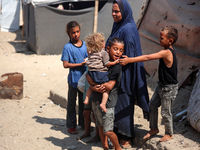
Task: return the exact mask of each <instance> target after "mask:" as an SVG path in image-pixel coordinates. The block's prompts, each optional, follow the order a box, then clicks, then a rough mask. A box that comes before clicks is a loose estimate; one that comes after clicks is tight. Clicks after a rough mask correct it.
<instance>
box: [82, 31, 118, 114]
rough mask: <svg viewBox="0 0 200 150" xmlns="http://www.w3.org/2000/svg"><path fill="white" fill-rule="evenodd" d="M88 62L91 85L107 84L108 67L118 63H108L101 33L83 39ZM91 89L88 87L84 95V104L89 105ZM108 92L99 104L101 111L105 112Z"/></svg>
mask: <svg viewBox="0 0 200 150" xmlns="http://www.w3.org/2000/svg"><path fill="white" fill-rule="evenodd" d="M85 41H86V45H87V51H88V54H89V56H88V60H87V61H86V65H87V66H88V74H89V76H90V77H91V79H92V80H93V83H90V84H92V85H96V84H103V83H105V82H108V81H109V79H108V77H107V75H108V72H107V71H108V67H109V66H113V65H115V64H117V63H118V60H116V61H113V62H110V61H109V55H108V52H106V51H105V37H104V36H103V34H102V33H94V34H90V35H89V36H87V37H86V38H85ZM91 94H92V89H91V88H90V87H89V88H88V90H87V93H86V97H85V101H84V104H88V103H89V99H90V96H91ZM108 94H109V92H108V91H105V92H104V93H103V97H102V102H101V104H100V107H101V109H102V110H103V111H104V112H106V102H107V99H108Z"/></svg>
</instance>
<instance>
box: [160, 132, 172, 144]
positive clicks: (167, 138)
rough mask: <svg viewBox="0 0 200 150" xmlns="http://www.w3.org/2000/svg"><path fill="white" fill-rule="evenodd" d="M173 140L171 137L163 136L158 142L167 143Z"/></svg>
mask: <svg viewBox="0 0 200 150" xmlns="http://www.w3.org/2000/svg"><path fill="white" fill-rule="evenodd" d="M171 139H173V135H167V134H165V135H164V136H163V137H162V138H161V139H160V140H159V141H160V142H167V141H169V140H171Z"/></svg>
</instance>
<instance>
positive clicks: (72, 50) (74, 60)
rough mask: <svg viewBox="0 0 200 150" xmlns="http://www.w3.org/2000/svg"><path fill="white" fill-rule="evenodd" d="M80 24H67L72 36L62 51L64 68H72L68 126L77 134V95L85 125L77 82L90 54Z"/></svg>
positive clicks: (81, 119)
mask: <svg viewBox="0 0 200 150" xmlns="http://www.w3.org/2000/svg"><path fill="white" fill-rule="evenodd" d="M80 30H81V29H80V25H79V24H78V22H76V21H71V22H69V23H68V24H67V26H66V32H67V34H68V36H69V38H70V42H69V43H67V44H66V45H65V46H64V48H63V52H62V57H61V60H62V61H63V67H64V68H70V70H69V74H68V85H69V86H68V105H67V128H69V129H68V132H69V133H70V134H77V133H78V131H77V130H76V126H77V123H76V120H77V119H76V110H75V107H76V97H77V94H78V99H79V119H78V120H79V125H80V126H84V118H83V110H84V105H83V93H82V92H81V91H79V90H78V88H77V83H78V80H79V79H80V77H81V76H82V74H83V73H84V72H85V70H86V66H85V61H84V59H85V58H86V57H87V56H88V54H87V47H86V45H85V42H84V41H81V40H80V39H79V38H80Z"/></svg>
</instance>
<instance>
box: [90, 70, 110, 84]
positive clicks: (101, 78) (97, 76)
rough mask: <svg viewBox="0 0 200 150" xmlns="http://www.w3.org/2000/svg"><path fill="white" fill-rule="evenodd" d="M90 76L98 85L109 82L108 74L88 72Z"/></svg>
mask: <svg viewBox="0 0 200 150" xmlns="http://www.w3.org/2000/svg"><path fill="white" fill-rule="evenodd" d="M88 75H89V76H90V77H91V79H92V80H93V81H94V82H95V83H97V84H102V83H105V82H108V81H109V79H108V72H100V71H88Z"/></svg>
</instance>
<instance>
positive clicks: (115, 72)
mask: <svg viewBox="0 0 200 150" xmlns="http://www.w3.org/2000/svg"><path fill="white" fill-rule="evenodd" d="M106 49H107V52H108V53H109V56H110V62H115V61H118V59H119V58H120V57H121V56H122V54H123V52H124V42H123V41H122V40H121V39H119V38H116V37H114V38H111V39H110V40H109V44H108V46H107V47H106ZM121 70H122V67H121V65H120V64H119V63H117V64H116V65H114V66H111V67H109V71H108V78H109V81H108V82H105V83H104V84H101V85H95V86H93V85H91V84H90V83H91V82H93V81H91V78H90V76H89V75H86V78H87V80H88V82H89V84H90V87H91V88H92V90H93V91H94V92H93V93H92V111H93V113H94V116H95V120H96V126H97V127H98V129H99V135H100V138H101V142H102V145H103V148H104V150H107V149H108V142H107V137H108V138H109V139H110V141H111V142H112V144H113V146H114V147H115V149H116V150H121V147H120V145H119V141H118V137H117V135H116V134H115V133H114V132H113V128H114V114H115V113H114V108H115V106H116V103H117V99H118V91H119V85H120V79H121ZM105 91H107V92H108V93H109V97H108V100H107V103H106V108H107V112H106V113H105V112H103V111H102V109H101V108H100V107H99V105H100V103H101V101H102V96H103V94H102V93H104V92H105Z"/></svg>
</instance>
